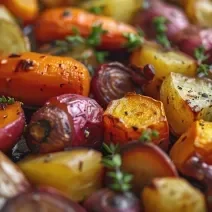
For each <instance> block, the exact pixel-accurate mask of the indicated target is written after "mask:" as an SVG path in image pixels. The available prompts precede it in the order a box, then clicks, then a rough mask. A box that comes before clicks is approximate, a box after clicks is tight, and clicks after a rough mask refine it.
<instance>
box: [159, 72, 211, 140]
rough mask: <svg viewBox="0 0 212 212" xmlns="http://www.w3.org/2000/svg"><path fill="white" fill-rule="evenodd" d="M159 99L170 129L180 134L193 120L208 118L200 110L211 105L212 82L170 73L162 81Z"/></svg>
mask: <svg viewBox="0 0 212 212" xmlns="http://www.w3.org/2000/svg"><path fill="white" fill-rule="evenodd" d="M160 99H161V101H162V102H163V104H164V107H165V112H166V116H167V118H168V122H169V125H170V128H171V131H172V132H173V133H174V134H175V135H176V136H180V135H181V134H182V133H184V132H185V131H186V130H187V129H188V128H189V127H190V126H191V124H192V123H193V121H194V120H196V119H198V118H202V119H206V120H207V119H208V117H207V115H204V114H207V112H206V111H203V112H202V113H201V114H202V115H201V114H200V112H201V111H202V110H203V109H205V108H210V105H212V83H211V81H207V80H204V79H198V78H192V77H187V76H184V75H182V74H178V73H171V74H170V75H169V76H167V77H166V79H165V80H164V81H163V84H162V86H161V90H160ZM199 114H200V115H199ZM203 115H204V116H203Z"/></svg>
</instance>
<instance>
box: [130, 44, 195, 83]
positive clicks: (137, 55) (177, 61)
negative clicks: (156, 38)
mask: <svg viewBox="0 0 212 212" xmlns="http://www.w3.org/2000/svg"><path fill="white" fill-rule="evenodd" d="M131 63H132V64H134V65H137V66H144V65H146V64H151V65H153V66H154V68H155V76H156V77H157V78H158V79H161V80H163V78H164V77H166V76H167V75H168V74H169V73H171V72H176V73H181V74H185V75H187V76H195V74H196V69H197V64H196V61H195V60H194V59H193V58H191V57H190V56H188V55H186V54H184V53H182V52H179V51H175V50H165V49H163V48H162V47H161V46H160V45H158V44H156V43H152V42H146V43H145V44H144V45H143V47H142V48H141V49H140V50H138V51H135V52H134V53H133V54H132V56H131Z"/></svg>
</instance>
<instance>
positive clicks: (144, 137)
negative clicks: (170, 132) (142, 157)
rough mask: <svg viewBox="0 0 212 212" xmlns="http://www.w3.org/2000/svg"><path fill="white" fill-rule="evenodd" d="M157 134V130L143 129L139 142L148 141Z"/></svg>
mask: <svg viewBox="0 0 212 212" xmlns="http://www.w3.org/2000/svg"><path fill="white" fill-rule="evenodd" d="M158 136H159V132H158V131H156V130H152V129H146V130H144V131H143V133H142V135H141V137H140V138H139V141H141V142H150V141H151V140H152V139H153V138H157V137H158Z"/></svg>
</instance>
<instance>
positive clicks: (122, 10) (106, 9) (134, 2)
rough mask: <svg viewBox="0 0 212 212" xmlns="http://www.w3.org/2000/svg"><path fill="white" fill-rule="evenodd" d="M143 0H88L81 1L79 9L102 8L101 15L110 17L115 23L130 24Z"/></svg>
mask: <svg viewBox="0 0 212 212" xmlns="http://www.w3.org/2000/svg"><path fill="white" fill-rule="evenodd" d="M142 1H143V0H88V1H84V2H83V1H82V3H80V4H79V7H81V8H84V9H88V10H90V9H92V8H94V7H102V9H103V10H102V14H103V15H106V16H110V17H112V18H114V19H115V20H117V21H121V22H127V23H129V22H131V21H132V18H133V17H134V14H135V12H136V11H137V10H138V9H140V8H141V5H142Z"/></svg>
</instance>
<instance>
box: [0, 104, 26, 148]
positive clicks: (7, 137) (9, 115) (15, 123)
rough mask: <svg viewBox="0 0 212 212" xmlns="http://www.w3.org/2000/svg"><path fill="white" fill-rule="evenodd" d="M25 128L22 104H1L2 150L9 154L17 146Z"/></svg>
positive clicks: (0, 131)
mask: <svg viewBox="0 0 212 212" xmlns="http://www.w3.org/2000/svg"><path fill="white" fill-rule="evenodd" d="M24 126H25V117H24V112H23V110H22V107H21V103H20V102H14V103H13V104H10V105H9V104H7V103H0V150H1V151H3V152H7V151H9V150H11V149H12V147H13V146H15V144H16V142H17V141H18V139H19V138H20V137H21V135H22V133H23V131H24Z"/></svg>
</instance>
